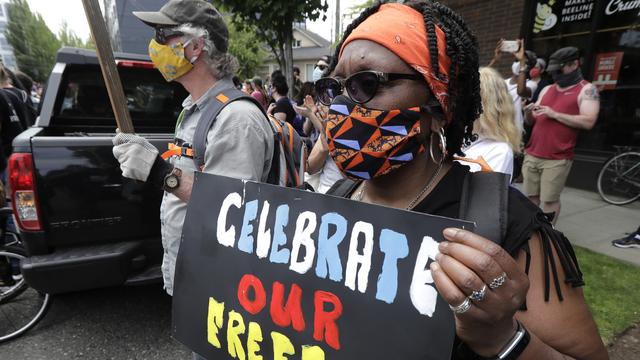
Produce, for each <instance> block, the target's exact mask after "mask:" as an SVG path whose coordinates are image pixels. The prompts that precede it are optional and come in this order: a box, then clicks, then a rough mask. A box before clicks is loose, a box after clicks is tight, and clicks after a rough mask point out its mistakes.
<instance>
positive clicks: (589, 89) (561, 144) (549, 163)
mask: <svg viewBox="0 0 640 360" xmlns="http://www.w3.org/2000/svg"><path fill="white" fill-rule="evenodd" d="M547 72H548V73H549V74H550V75H551V77H552V78H553V81H554V82H555V84H554V85H550V86H547V87H546V88H544V89H543V90H542V91H541V92H540V97H539V98H538V101H536V102H535V103H532V104H529V105H527V106H526V107H525V115H526V119H527V122H531V123H532V124H533V130H532V132H531V138H530V139H529V142H528V143H527V146H526V147H525V158H524V163H523V165H522V174H523V180H524V181H523V188H524V189H523V190H524V192H525V194H526V195H527V196H529V199H531V201H533V202H534V203H535V204H537V205H542V209H543V210H544V211H545V212H546V213H554V214H555V216H554V219H553V222H554V224H555V222H556V221H557V219H558V215H559V214H560V207H561V206H560V193H561V192H562V190H563V189H564V184H565V182H566V180H567V177H568V176H569V171H570V170H571V165H572V162H573V156H574V152H573V151H574V148H575V146H576V141H577V138H578V131H579V130H590V129H591V128H593V126H594V125H595V123H596V120H597V119H598V113H599V112H600V96H599V94H598V89H597V88H596V87H595V86H594V85H593V84H591V83H589V82H588V81H586V80H584V79H583V77H582V72H581V70H580V52H579V50H578V49H577V48H575V47H565V48H562V49H559V50H558V51H556V52H554V53H553V54H552V55H551V57H550V58H549V65H548V66H547Z"/></svg>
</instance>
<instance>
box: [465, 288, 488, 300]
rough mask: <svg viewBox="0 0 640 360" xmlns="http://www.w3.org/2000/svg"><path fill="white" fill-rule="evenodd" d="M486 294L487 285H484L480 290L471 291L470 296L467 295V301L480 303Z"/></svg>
mask: <svg viewBox="0 0 640 360" xmlns="http://www.w3.org/2000/svg"><path fill="white" fill-rule="evenodd" d="M486 294H487V285H484V286H483V287H482V289H480V290H473V292H472V293H471V295H469V299H470V300H473V301H482V300H484V296H485V295H486Z"/></svg>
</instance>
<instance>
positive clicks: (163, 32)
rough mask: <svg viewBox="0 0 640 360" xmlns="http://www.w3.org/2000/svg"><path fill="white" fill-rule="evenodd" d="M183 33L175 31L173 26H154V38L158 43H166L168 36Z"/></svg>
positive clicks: (181, 34)
mask: <svg viewBox="0 0 640 360" xmlns="http://www.w3.org/2000/svg"><path fill="white" fill-rule="evenodd" d="M183 35H184V33H183V32H181V31H177V30H175V29H174V28H170V27H163V26H159V27H157V28H156V35H155V39H156V42H157V43H158V44H161V45H166V44H167V41H168V40H169V39H170V38H172V37H175V36H183Z"/></svg>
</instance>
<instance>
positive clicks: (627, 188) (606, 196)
mask: <svg viewBox="0 0 640 360" xmlns="http://www.w3.org/2000/svg"><path fill="white" fill-rule="evenodd" d="M615 148H616V155H615V156H613V157H612V158H611V159H609V160H608V161H607V162H606V163H605V164H604V165H603V166H602V169H600V174H598V192H599V193H600V196H601V197H602V199H603V200H604V201H606V202H608V203H610V204H613V205H625V204H629V203H631V202H634V201H636V200H637V199H638V198H640V152H638V151H637V150H635V149H634V148H632V147H630V146H616V147H615Z"/></svg>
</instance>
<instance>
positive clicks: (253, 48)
mask: <svg viewBox="0 0 640 360" xmlns="http://www.w3.org/2000/svg"><path fill="white" fill-rule="evenodd" d="M227 23H229V22H227ZM256 38H257V36H256V31H255V28H253V27H251V26H245V27H244V28H243V29H238V28H237V26H235V25H234V24H233V23H229V53H231V54H232V55H233V56H235V57H236V58H237V59H238V63H240V68H239V69H238V76H239V77H240V78H241V79H248V78H252V77H253V76H254V75H256V73H257V72H258V69H259V68H260V66H261V65H262V64H263V62H264V60H265V59H266V57H267V52H266V50H265V48H264V43H263V42H261V41H259V40H257V39H256Z"/></svg>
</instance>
